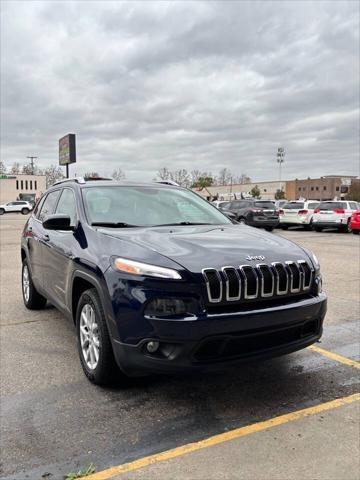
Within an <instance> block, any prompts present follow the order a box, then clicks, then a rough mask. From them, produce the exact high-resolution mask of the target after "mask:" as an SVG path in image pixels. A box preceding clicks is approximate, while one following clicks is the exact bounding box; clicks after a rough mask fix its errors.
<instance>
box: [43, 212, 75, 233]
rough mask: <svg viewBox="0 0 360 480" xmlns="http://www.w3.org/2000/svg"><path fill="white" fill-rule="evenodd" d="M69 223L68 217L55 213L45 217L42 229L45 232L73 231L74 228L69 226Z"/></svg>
mask: <svg viewBox="0 0 360 480" xmlns="http://www.w3.org/2000/svg"><path fill="white" fill-rule="evenodd" d="M70 223H71V218H70V217H69V215H63V214H61V213H56V214H54V215H49V216H47V217H46V219H45V220H44V221H43V227H44V228H46V230H74V227H73V226H72V225H70Z"/></svg>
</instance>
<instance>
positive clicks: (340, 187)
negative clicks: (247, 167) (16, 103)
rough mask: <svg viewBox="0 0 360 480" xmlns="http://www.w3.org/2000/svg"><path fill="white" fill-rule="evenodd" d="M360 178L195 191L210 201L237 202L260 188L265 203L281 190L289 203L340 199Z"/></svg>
mask: <svg viewBox="0 0 360 480" xmlns="http://www.w3.org/2000/svg"><path fill="white" fill-rule="evenodd" d="M356 178H357V177H355V176H353V175H324V176H323V177H320V178H310V177H309V178H307V179H304V180H299V179H297V178H296V179H295V180H284V181H281V182H280V181H278V180H275V181H270V182H252V183H244V184H236V185H235V184H234V185H212V186H211V187H206V188H203V189H198V188H194V189H193V190H194V191H195V192H196V193H199V194H200V195H201V196H203V197H204V198H206V199H207V200H210V201H212V200H234V199H235V198H242V197H250V196H251V190H252V189H253V188H254V187H257V188H258V189H259V190H260V197H261V199H262V200H274V198H275V194H276V192H277V191H278V190H282V191H283V192H284V194H285V198H286V199H287V200H298V199H299V198H304V199H306V200H340V199H343V198H345V197H346V195H347V193H348V192H349V188H350V185H351V182H352V181H354V180H355V179H356Z"/></svg>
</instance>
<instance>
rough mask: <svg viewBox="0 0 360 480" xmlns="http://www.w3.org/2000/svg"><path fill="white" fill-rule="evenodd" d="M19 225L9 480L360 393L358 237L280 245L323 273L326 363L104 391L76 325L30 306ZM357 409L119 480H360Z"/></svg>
mask: <svg viewBox="0 0 360 480" xmlns="http://www.w3.org/2000/svg"><path fill="white" fill-rule="evenodd" d="M25 220H26V218H25V217H23V216H22V215H10V214H9V215H4V216H3V217H2V218H1V219H0V235H1V257H0V260H1V279H0V280H1V338H0V341H1V344H0V347H1V350H0V362H1V412H0V415H1V417H0V421H1V461H2V465H1V477H2V478H6V479H18V480H23V479H41V478H48V479H51V480H52V479H57V478H59V479H60V478H63V476H64V475H66V474H67V473H68V472H70V471H75V470H78V469H79V468H84V467H86V466H87V465H88V464H89V463H93V464H94V466H95V468H96V470H97V471H100V470H103V469H106V468H108V467H110V466H113V465H119V464H124V463H127V462H132V461H134V460H136V459H140V458H142V457H145V456H148V455H152V454H156V453H157V452H163V451H167V450H169V449H174V448H176V447H179V446H181V445H185V444H189V443H191V442H197V441H199V440H203V439H206V438H208V437H210V436H213V435H218V434H221V433H223V432H229V431H232V430H234V429H239V428H242V427H244V426H248V425H252V424H254V423H257V422H263V421H267V420H268V419H273V418H275V417H279V416H282V415H287V414H291V413H292V412H296V411H299V410H301V409H306V408H311V407H313V406H317V405H320V404H323V403H325V402H331V401H333V400H334V399H341V398H344V397H349V396H350V395H353V394H354V393H356V392H358V391H359V371H360V370H359V369H358V368H355V367H354V366H353V365H352V364H351V360H355V361H356V360H359V336H358V320H359V280H360V272H359V265H360V258H359V255H360V243H359V237H358V236H355V235H351V234H342V233H334V232H327V231H324V232H321V233H316V232H305V231H301V230H289V231H286V232H282V231H276V233H275V234H276V235H282V236H284V237H286V238H289V239H291V240H294V241H296V242H298V243H300V244H301V245H303V246H305V247H307V248H310V249H312V250H313V251H314V252H315V253H316V255H317V256H318V257H319V259H320V263H321V269H322V274H323V277H324V290H325V291H326V292H327V294H328V297H329V303H328V315H327V318H326V321H325V330H324V335H323V338H322V342H321V344H318V347H320V348H321V349H322V350H323V351H322V350H316V349H311V348H310V349H306V350H303V351H300V352H297V353H295V354H292V355H289V356H285V357H281V358H277V359H273V360H270V361H264V362H257V363H253V364H247V365H244V366H242V367H241V368H238V369H237V370H231V371H228V372H226V373H218V374H207V375H201V376H199V375H195V376H178V377H165V376H163V377H160V376H153V377H148V378H142V379H136V380H131V381H129V382H128V383H127V384H126V385H125V386H124V385H123V386H121V385H118V386H116V385H114V386H113V387H112V388H99V387H96V386H93V385H92V384H90V383H89V382H88V380H87V379H86V378H85V376H84V374H83V372H82V370H81V367H80V363H79V360H78V356H77V349H76V338H75V331H74V326H73V325H72V323H71V322H70V321H69V320H67V319H66V318H64V317H63V316H62V314H60V313H59V312H58V311H57V310H55V309H54V308H53V307H51V306H48V307H47V308H46V309H45V310H41V311H28V310H26V309H25V307H24V306H23V303H22V298H21V286H20V263H21V262H20V248H19V245H20V233H21V229H22V227H23V224H24V222H25ZM326 352H330V353H329V354H328V355H327V354H326ZM332 354H335V355H332ZM336 355H339V357H336ZM342 358H345V360H346V359H349V360H350V362H348V363H346V361H344V362H343V361H341V359H342ZM339 359H340V360H339ZM358 403H359V402H357V404H356V402H355V403H351V404H349V405H343V406H339V407H338V408H336V409H334V410H331V411H330V410H328V411H327V412H325V413H324V414H321V413H316V414H314V415H312V416H309V417H304V418H303V419H300V420H296V421H294V422H289V423H286V424H284V425H280V426H276V427H274V428H271V429H266V430H263V431H258V432H256V433H254V434H253V435H249V436H246V437H241V438H233V439H232V440H231V441H230V442H225V443H221V444H218V445H212V446H211V447H209V448H206V449H202V450H198V451H194V452H191V453H189V454H188V455H186V456H181V457H180V456H179V457H177V459H176V460H175V459H173V460H171V459H168V460H166V461H164V462H161V463H154V464H153V465H149V466H147V467H144V468H143V469H137V470H134V471H132V472H130V471H129V472H126V473H124V475H121V476H120V477H119V478H129V479H135V478H161V479H164V480H165V479H172V478H188V479H192V478H199V479H200V478H219V472H221V474H222V477H223V478H229V479H230V478H231V479H232V478H244V479H250V478H257V479H262V478H263V479H265V478H267V479H268V478H271V479H275V478H276V479H277V478H279V479H280V478H281V479H285V478H287V479H288V478H292V479H298V478H324V479H325V478H334V479H335V478H341V479H351V480H353V479H354V480H356V479H357V478H359V477H358V471H359V470H358V469H359V463H358V458H359V453H360V452H359V430H358V421H359V409H358V408H357V405H358ZM240 459H241V462H240ZM259 459H261V461H260V460H259ZM239 463H241V469H239ZM284 463H285V464H286V468H285V466H284ZM304 465H305V466H304ZM306 466H307V467H306ZM209 472H210V473H209ZM205 473H208V475H206V474H205ZM98 478H100V476H99V477H98ZM106 478H110V477H106Z"/></svg>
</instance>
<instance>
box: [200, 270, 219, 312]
mask: <svg viewBox="0 0 360 480" xmlns="http://www.w3.org/2000/svg"><path fill="white" fill-rule="evenodd" d="M201 272H202V274H203V277H204V279H205V284H206V290H207V294H208V299H209V302H210V303H220V302H221V300H222V296H223V282H222V278H221V276H220V273H219V271H218V270H217V269H216V268H203V269H202V270H201ZM206 272H215V273H216V276H217V278H218V280H219V284H220V294H219V297H218V298H213V297H212V295H211V290H210V282H209V280H208V277H207V275H206Z"/></svg>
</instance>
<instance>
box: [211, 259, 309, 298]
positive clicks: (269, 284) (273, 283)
mask: <svg viewBox="0 0 360 480" xmlns="http://www.w3.org/2000/svg"><path fill="white" fill-rule="evenodd" d="M202 274H203V277H204V279H205V284H206V291H207V296H208V301H209V302H210V303H220V302H222V301H227V302H235V301H240V300H241V299H244V300H255V299H257V298H259V299H260V298H269V297H273V296H281V295H289V294H293V293H301V292H303V293H305V292H307V291H308V290H309V289H310V288H311V285H312V282H313V278H314V268H313V267H312V265H311V264H310V263H309V262H307V261H306V260H297V261H294V260H288V261H286V262H273V263H271V265H268V264H266V263H259V264H257V265H249V264H245V265H240V266H239V267H233V266H231V265H227V266H225V267H222V268H221V270H220V271H219V270H218V269H216V268H204V269H203V270H202Z"/></svg>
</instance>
